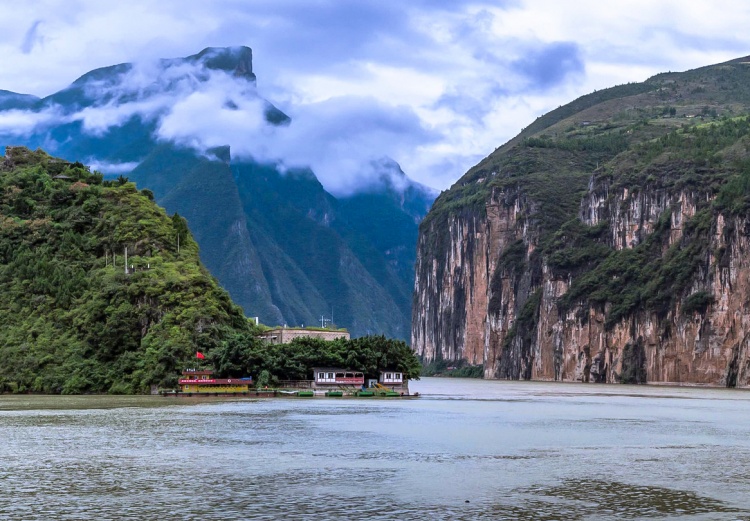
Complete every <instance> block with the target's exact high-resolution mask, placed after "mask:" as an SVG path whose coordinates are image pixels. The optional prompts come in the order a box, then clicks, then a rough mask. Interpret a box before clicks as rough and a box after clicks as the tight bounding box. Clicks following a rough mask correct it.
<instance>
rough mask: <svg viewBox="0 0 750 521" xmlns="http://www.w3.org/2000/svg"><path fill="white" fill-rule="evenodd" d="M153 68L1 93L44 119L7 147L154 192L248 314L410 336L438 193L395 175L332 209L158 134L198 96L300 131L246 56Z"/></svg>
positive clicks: (233, 52) (282, 182)
mask: <svg viewBox="0 0 750 521" xmlns="http://www.w3.org/2000/svg"><path fill="white" fill-rule="evenodd" d="M153 65H154V66H153V67H151V68H149V69H148V70H147V71H146V72H144V71H142V70H139V69H138V68H137V67H136V66H134V65H133V64H127V63H125V64H119V65H114V66H110V67H103V68H100V69H96V70H93V71H90V72H88V73H86V74H84V75H83V76H81V77H80V78H78V79H77V80H75V81H74V82H73V83H72V84H71V85H70V86H69V87H67V88H65V89H63V90H61V91H60V92H57V93H53V94H51V95H50V96H47V97H45V98H41V99H40V98H36V97H34V96H26V95H21V94H15V93H11V92H7V91H0V111H3V110H10V109H16V110H24V111H26V114H27V115H28V116H29V118H30V120H34V118H35V117H39V116H41V117H40V123H39V124H38V125H37V126H36V127H34V128H33V129H32V130H31V131H27V130H28V129H18V130H14V129H12V128H10V129H8V128H6V129H3V133H2V134H0V143H2V142H5V143H9V144H19V145H23V146H26V147H29V148H32V149H35V148H38V147H43V148H45V149H47V150H50V151H51V153H54V154H55V155H56V156H59V157H62V158H65V159H68V160H71V161H75V160H82V161H86V162H89V163H91V164H92V165H94V167H95V168H96V169H98V170H101V171H103V172H104V173H105V175H108V176H109V177H110V178H111V177H115V176H117V175H119V174H123V175H126V176H128V178H129V179H130V180H132V181H134V182H136V184H137V186H138V188H147V189H149V190H151V191H152V192H153V193H154V194H155V198H156V201H157V202H158V203H159V204H161V205H163V206H165V207H166V208H167V209H168V210H169V211H170V212H175V211H176V212H178V213H180V215H183V216H184V217H186V218H187V221H188V225H189V226H190V229H191V231H192V232H193V234H194V237H195V238H196V240H197V241H198V243H199V244H200V250H201V258H202V260H203V262H204V263H205V265H206V266H207V268H208V269H209V270H210V272H211V273H212V274H213V275H215V276H216V277H217V279H218V280H219V281H220V283H221V284H222V285H223V286H224V287H225V288H226V289H227V291H229V293H230V294H231V296H232V298H233V300H234V301H235V302H237V303H238V304H239V305H241V306H242V307H243V309H244V311H245V312H246V314H247V315H249V316H253V317H254V316H258V317H260V319H261V321H263V322H264V323H267V324H284V323H287V324H290V325H300V324H308V325H310V324H319V321H320V318H321V316H323V315H325V316H326V317H328V318H330V315H331V314H332V313H333V319H334V320H335V321H336V322H337V323H338V325H340V326H342V327H347V328H349V330H350V331H351V333H352V334H353V335H354V336H361V335H366V334H386V335H388V336H392V337H397V338H400V339H407V338H408V336H409V321H410V316H411V291H412V285H413V277H414V261H415V244H416V237H417V226H418V222H419V220H420V219H421V218H422V217H423V216H424V215H425V213H426V211H427V208H428V207H429V205H430V204H431V203H432V200H433V199H434V195H433V194H432V192H431V191H430V190H429V189H426V188H425V187H422V186H420V185H418V184H416V183H413V182H411V181H409V180H408V179H407V178H406V176H405V175H404V174H403V172H400V170H399V171H398V175H400V179H399V181H400V183H399V185H400V186H401V188H400V189H396V188H395V187H394V186H393V185H392V184H389V182H388V181H387V179H384V181H383V182H382V183H380V184H377V185H375V186H370V187H369V188H368V189H367V190H365V191H364V192H363V193H360V194H356V195H354V196H351V197H344V198H336V197H333V196H332V195H331V194H329V193H327V192H326V191H325V190H324V188H323V187H322V185H321V184H320V183H319V182H318V180H317V179H316V178H315V175H314V174H312V173H311V172H309V171H307V172H300V171H296V172H291V173H289V174H287V175H281V174H280V173H279V170H284V169H282V168H278V169H277V168H276V167H275V166H274V165H265V164H257V163H255V162H253V160H252V159H251V158H248V157H245V158H242V159H241V160H237V159H233V158H230V157H229V148H228V147H217V148H214V149H211V150H203V149H202V148H201V146H198V145H195V147H196V148H194V149H187V148H181V147H180V146H178V145H176V144H175V143H173V142H171V141H167V140H166V138H160V137H159V135H160V134H159V128H160V123H161V121H162V119H163V118H164V117H165V115H166V114H168V113H170V111H171V110H173V109H174V106H175V105H179V104H180V100H184V99H185V97H186V96H189V95H190V94H192V93H197V92H203V93H204V94H205V92H207V91H208V92H212V93H213V95H219V96H222V101H223V109H224V110H228V111H234V110H238V108H239V107H240V106H242V105H250V106H256V105H257V104H259V105H260V106H261V107H262V110H263V116H264V119H265V121H266V123H268V124H269V126H271V127H279V126H284V125H288V124H293V122H290V119H289V117H288V116H286V115H285V114H284V113H283V112H281V111H280V110H279V109H277V108H275V107H274V106H273V105H271V104H270V103H269V102H267V101H266V100H264V99H263V98H261V97H260V95H259V93H258V92H257V89H256V85H255V81H256V78H255V74H254V73H253V71H252V51H251V49H249V48H248V47H236V48H208V49H205V50H203V51H201V52H200V53H198V54H196V55H193V56H188V57H186V58H178V59H167V60H160V61H159V62H158V63H156V64H153ZM219 85H220V86H221V88H219ZM224 94H225V95H226V99H223V97H224ZM92 115H93V116H94V117H91V116H92ZM205 117H206V118H207V119H209V120H210V116H208V115H207V116H205ZM212 123H213V124H215V122H212ZM87 124H88V125H93V128H87ZM206 126H207V127H210V126H211V125H210V124H208V122H207V124H206ZM240 134H242V133H240ZM236 139H237V140H238V141H239V140H242V139H247V138H246V137H243V136H242V135H238V136H237V137H236ZM197 142H200V140H196V143H197ZM245 148H246V147H245ZM394 165H395V164H394ZM394 165H391V164H387V165H383V167H384V169H385V170H388V171H393V170H394ZM395 168H397V165H395ZM342 175H346V173H342Z"/></svg>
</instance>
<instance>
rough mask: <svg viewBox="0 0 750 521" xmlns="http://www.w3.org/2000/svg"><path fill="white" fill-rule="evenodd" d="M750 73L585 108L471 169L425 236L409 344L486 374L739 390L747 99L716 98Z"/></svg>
mask: <svg viewBox="0 0 750 521" xmlns="http://www.w3.org/2000/svg"><path fill="white" fill-rule="evenodd" d="M747 75H748V72H747V66H746V65H744V64H743V63H742V62H741V61H740V60H738V61H735V62H729V63H728V64H722V65H721V66H715V67H708V68H704V69H698V70H696V71H689V72H687V73H682V74H677V73H674V74H669V75H659V76H657V77H655V78H652V79H650V80H648V81H647V82H646V83H645V84H639V88H640V91H637V92H636V93H635V94H633V95H629V96H622V94H628V93H629V91H627V90H625V91H623V90H622V89H623V88H622V87H620V88H616V89H620V90H619V91H617V92H615V93H614V94H613V93H611V92H610V93H607V91H604V92H603V93H597V94H594V95H590V96H589V97H585V98H582V99H581V100H577V101H576V102H574V103H572V104H571V105H570V106H566V107H562V108H561V109H558V110H557V111H555V112H553V113H550V114H548V115H547V116H545V117H543V118H541V120H537V122H535V124H534V125H532V126H530V127H529V128H528V129H527V130H526V131H524V133H522V134H521V135H520V136H519V137H518V138H516V139H514V140H512V141H511V142H509V143H508V144H506V145H504V146H503V147H501V148H499V149H498V150H496V151H495V153H493V154H492V155H491V156H489V157H488V158H487V159H485V160H484V161H483V162H481V163H480V164H479V165H477V166H476V167H474V168H473V169H472V170H470V171H469V172H468V173H467V174H466V175H465V176H464V177H463V178H462V179H461V180H460V181H459V182H458V183H457V184H456V185H455V186H453V187H452V188H451V189H450V190H449V191H448V192H445V193H443V194H442V195H441V196H440V198H438V200H437V201H436V203H435V205H434V207H433V210H432V211H431V213H430V214H429V215H428V216H427V218H426V219H425V221H424V222H423V224H422V227H421V228H420V237H419V242H418V257H417V267H416V272H417V278H416V282H415V294H414V312H413V323H412V347H413V349H415V351H416V352H417V353H418V354H419V355H421V356H422V357H423V360H425V361H427V362H430V361H433V360H441V359H442V360H447V361H455V362H463V363H468V364H472V365H477V364H483V365H484V374H485V377H486V378H507V379H534V380H562V381H580V382H607V383H614V382H623V383H646V382H649V383H657V382H658V383H679V384H700V385H717V386H729V387H734V386H738V387H746V386H748V385H750V362H749V361H748V357H749V356H750V346H749V343H750V341H749V340H748V337H749V335H750V308H749V307H748V302H750V213H748V208H750V204H748V199H749V197H750V168H749V167H748V165H750V162H748V152H747V151H748V144H750V123H748V119H747V117H745V116H744V114H747V113H748V107H747V106H746V105H745V99H746V97H745V95H746V89H744V88H741V87H737V88H735V89H734V90H732V89H730V90H727V89H722V90H721V93H719V91H713V90H712V88H713V87H715V86H716V85H721V84H725V83H726V82H729V83H731V84H732V85H734V83H733V82H734V81H736V80H737V79H738V77H743V78H744V77H745V76H747ZM699 86H700V87H701V88H702V90H701V89H698V87H699ZM623 87H625V86H623ZM616 89H614V90H616ZM633 90H635V87H634V89H633ZM665 91H667V92H668V96H665V94H664V92H665ZM696 96H698V99H696V98H695V97H696ZM592 97H594V98H593V99H592ZM730 99H731V100H734V101H735V102H736V104H735V105H734V106H733V108H732V112H731V113H729V112H727V109H726V106H725V105H720V104H722V103H723V102H726V101H728V100H730ZM701 103H706V106H705V107H703V108H701V109H700V111H701V112H702V113H705V114H709V113H714V112H712V109H713V110H715V111H717V112H715V113H716V114H717V117H716V118H712V119H710V122H709V121H706V119H708V117H707V118H706V119H700V118H699V119H696V118H695V117H688V116H694V115H695V112H696V108H695V107H696V105H698V104H701ZM667 106H676V107H677V109H676V111H674V112H676V113H677V114H678V116H677V117H676V118H673V117H670V116H666V117H665V114H669V111H665V110H664V107H667ZM623 107H628V109H627V110H630V111H631V112H633V113H637V114H638V115H639V116H638V117H639V118H640V119H639V120H635V119H632V118H631V119H629V116H628V113H627V112H624V109H623ZM591 114H597V115H598V119H597V118H594V117H592V116H591ZM722 115H723V116H724V117H723V118H722V117H721V116H722ZM582 121H585V122H586V125H585V127H586V128H583V125H582V124H581V122H582ZM592 127H593V128H592Z"/></svg>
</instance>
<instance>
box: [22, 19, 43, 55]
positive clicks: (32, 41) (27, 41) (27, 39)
mask: <svg viewBox="0 0 750 521" xmlns="http://www.w3.org/2000/svg"><path fill="white" fill-rule="evenodd" d="M41 23H42V21H41V20H34V22H33V23H32V24H31V27H29V29H28V31H26V34H25V35H24V37H23V42H21V52H22V53H24V54H29V53H30V52H31V51H32V49H33V48H34V46H35V45H36V44H38V43H39V44H41V43H42V42H43V39H42V37H41V35H39V34H38V31H39V26H40V25H41Z"/></svg>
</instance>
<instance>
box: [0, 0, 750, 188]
mask: <svg viewBox="0 0 750 521" xmlns="http://www.w3.org/2000/svg"><path fill="white" fill-rule="evenodd" d="M39 13H44V15H43V18H40V15H39ZM748 21H750V4H748V3H746V2H743V1H739V0H725V1H718V2H716V1H709V0H699V1H693V2H681V1H680V2H678V1H676V0H665V1H662V2H652V1H648V0H630V1H627V2H622V1H619V2H618V1H615V2H607V3H603V2H600V1H598V0H581V1H580V2H575V3H572V2H559V1H557V0H528V1H507V2H504V1H501V0H492V1H483V0H475V1H471V2H468V1H467V2H462V1H460V0H459V1H455V2H440V3H435V2H423V1H414V2H403V3H393V2H380V1H378V0H361V1H358V2H348V1H346V0H338V1H337V0H321V1H320V2H315V3H311V2H308V1H306V0H256V1H254V2H244V1H239V0H217V1H215V2H210V3H207V2H190V3H186V2H183V1H180V0H163V1H162V2H158V3H153V2H150V1H147V0H130V1H129V2H128V3H127V4H121V3H111V2H96V1H94V0H72V1H71V2H60V1H56V0H40V1H38V2H35V3H34V5H33V6H31V5H26V4H23V3H11V4H9V5H8V6H4V10H3V17H1V18H0V52H2V54H3V58H4V61H3V67H2V68H1V69H0V88H2V89H8V90H12V91H16V92H22V93H30V94H35V95H40V96H44V95H48V94H51V93H52V92H55V91H57V90H60V89H62V88H64V87H65V86H66V85H67V84H69V83H70V82H71V80H73V79H74V78H75V77H77V76H79V75H81V74H83V73H85V72H87V71H88V70H91V69H93V68H96V67H101V66H107V65H112V64H115V63H120V62H130V61H137V62H141V61H142V62H144V63H147V62H148V61H149V60H153V59H155V58H158V57H170V56H186V55H189V54H193V53H195V52H197V51H199V50H200V49H201V48H203V47H207V46H229V45H248V46H250V47H252V48H253V50H254V62H255V71H256V73H257V74H258V77H259V81H258V86H259V87H258V88H259V91H260V93H261V94H262V95H263V96H265V97H267V98H269V99H270V100H271V101H273V102H275V103H277V104H278V105H279V106H280V108H282V110H284V111H286V112H289V113H290V114H291V115H292V116H293V117H294V124H293V125H292V126H290V127H289V128H286V129H270V130H269V129H268V128H267V127H266V126H265V125H263V124H262V121H260V120H259V118H260V114H261V111H262V106H261V105H260V104H259V102H257V101H256V102H250V101H245V102H243V104H241V106H240V105H238V108H237V109H236V110H231V109H228V108H227V107H226V106H225V105H224V104H223V102H224V100H223V99H222V96H221V93H220V92H219V91H218V90H215V89H219V88H229V89H232V88H234V87H233V86H232V84H231V82H229V83H223V84H222V83H221V82H220V80H219V79H217V80H216V81H214V80H212V81H211V82H210V85H206V86H204V87H201V89H203V90H199V91H197V92H195V93H194V94H190V95H188V94H186V93H188V92H190V89H188V88H187V87H188V86H191V85H192V86H195V85H194V84H185V85H184V86H177V87H175V90H173V91H171V92H170V96H172V99H171V100H161V99H158V100H154V99H149V101H148V103H146V102H145V101H143V100H142V104H141V105H139V104H138V103H137V102H133V103H128V104H127V105H126V106H122V105H120V104H115V103H112V104H110V105H109V106H104V107H99V108H97V109H96V110H93V109H92V110H88V111H86V110H84V111H83V112H81V113H80V114H77V115H76V116H75V117H76V118H78V119H80V120H82V121H83V124H84V127H85V128H86V129H87V130H88V131H90V132H92V133H97V132H102V131H103V130H104V129H106V128H107V127H108V126H109V125H113V124H114V125H117V124H120V123H121V122H123V121H125V120H126V119H127V118H128V117H130V115H133V114H156V113H158V114H163V116H164V118H163V120H162V122H161V126H160V132H161V135H163V136H164V137H171V138H173V139H176V140H179V141H181V142H188V141H190V139H196V136H198V137H197V140H198V141H201V142H204V141H205V142H206V143H216V144H218V143H219V142H220V141H222V140H224V139H228V138H229V137H232V139H233V140H234V141H237V142H239V143H241V144H240V145H234V146H233V148H234V149H235V150H238V151H240V150H241V151H242V152H243V153H252V154H254V155H258V156H267V157H271V156H274V155H282V156H283V157H285V159H286V161H288V162H299V161H303V160H305V157H307V158H308V159H307V160H309V161H310V162H311V163H310V164H311V165H312V166H313V167H314V168H315V169H316V172H317V170H320V172H318V174H319V175H320V176H321V179H325V182H326V183H328V185H329V186H339V187H344V186H346V185H347V184H348V183H349V181H347V179H349V178H351V176H352V175H353V174H352V172H356V171H362V170H366V169H367V166H366V165H367V164H368V163H367V162H366V159H368V158H372V157H380V156H383V155H388V156H391V157H393V158H394V159H395V160H397V161H398V162H399V163H400V164H401V165H402V166H403V167H404V170H405V171H406V172H407V174H408V175H410V176H411V177H413V178H415V179H417V180H418V181H420V182H423V183H425V184H428V185H430V186H433V187H437V188H445V187H446V186H447V185H448V184H450V183H451V182H452V181H454V180H456V179H457V178H458V177H459V176H460V175H461V174H462V173H463V172H464V171H466V169H468V168H469V167H470V166H471V165H472V164H474V163H475V162H476V161H477V160H478V159H479V158H481V157H483V156H484V155H486V154H488V153H489V152H491V151H492V150H494V149H495V147H497V146H498V145H500V144H502V143H503V142H505V141H506V140H508V139H509V138H511V137H512V136H513V135H514V134H515V133H517V132H518V131H519V130H520V129H521V128H523V127H524V126H526V125H528V124H529V123H530V122H532V121H533V120H534V119H535V118H536V117H537V116H538V115H540V114H541V113H542V112H545V111H548V110H550V109H552V108H555V107H557V106H558V105H561V104H564V103H566V102H568V101H570V100H572V99H574V98H575V97H577V96H579V95H582V94H585V93H587V92H590V91H592V90H594V89H601V88H604V87H608V86H611V85H613V84H619V83H624V82H627V81H642V80H644V79H646V78H647V77H648V76H650V75H652V74H655V73H657V72H660V71H663V70H684V69H688V68H693V67H698V66H701V65H705V64H709V63H716V62H720V61H724V60H728V59H731V58H734V57H737V56H738V55H741V54H744V53H746V52H747V51H746V49H748V48H750V34H748V33H747V32H746V31H745V30H744V27H745V26H746V25H747V22H748ZM555 46H557V47H555ZM554 51H556V52H567V55H566V56H567V57H568V58H569V59H571V60H572V61H571V62H570V63H571V64H572V68H571V69H570V70H569V71H568V72H566V70H561V71H558V72H559V74H558V75H557V76H555V75H552V76H550V77H547V76H544V74H545V72H546V71H548V70H549V68H550V66H551V65H550V64H553V63H554V60H555V56H556V55H555V53H554ZM534 56H536V58H537V61H536V62H534V63H530V64H526V66H524V60H527V61H528V60H529V59H530V58H531V57H534ZM545 60H547V61H545ZM577 64H580V68H579V67H578V65H577ZM152 71H153V70H149V69H148V68H147V67H146V66H145V65H144V66H140V67H137V68H135V69H133V71H131V77H130V78H129V79H128V81H127V82H126V83H125V84H126V85H128V86H129V87H128V88H130V89H135V91H131V92H129V95H131V96H132V95H133V92H136V93H143V94H145V93H147V92H149V89H154V88H155V87H154V85H153V78H154V74H153V72H152ZM174 72H175V75H177V73H178V71H174ZM162 80H163V81H167V82H168V78H166V77H164V78H162V79H161V80H159V81H162ZM553 80H554V81H553ZM545 81H547V82H549V81H552V83H551V84H549V83H545ZM545 85H546V87H545ZM157 87H158V89H162V88H163V85H161V84H160V85H157ZM183 87H185V88H184V89H183ZM211 96H216V98H215V99H214V98H210V97H211ZM230 96H231V97H232V99H234V98H237V99H239V100H245V99H247V100H249V99H251V98H252V96H250V95H248V94H247V93H238V92H230ZM135 97H136V98H137V97H138V95H136V96H135ZM144 99H145V98H144ZM337 106H340V107H346V108H347V109H348V110H351V111H352V114H358V115H359V117H363V118H366V121H368V123H369V124H370V125H372V126H371V128H368V129H366V131H362V132H355V133H354V134H352V133H351V130H350V128H349V127H347V126H341V127H336V126H335V125H333V124H332V123H331V122H332V121H346V124H347V125H351V124H353V122H352V121H351V120H350V119H349V118H345V117H344V116H343V115H342V114H341V113H340V112H338V110H334V109H333V107H337ZM160 110H162V111H164V112H159V111H160ZM374 111H380V112H382V116H383V117H382V118H378V117H375V116H374V115H373V114H374ZM399 113H402V114H406V115H408V118H411V119H410V123H409V124H408V125H403V126H401V127H399V126H398V125H396V126H393V120H394V118H397V115H398V114H399ZM196 114H211V115H212V119H211V121H208V120H206V121H205V125H203V128H201V127H202V126H201V125H200V124H199V123H200V122H201V121H199V120H196V119H194V115H196ZM191 115H193V116H191ZM61 117H62V115H61V114H59V113H56V112H54V110H53V111H47V112H45V113H42V114H40V115H37V116H30V115H28V114H24V113H20V112H13V111H11V113H3V114H0V131H2V130H3V129H8V128H16V129H19V130H20V131H22V132H26V133H28V132H32V131H34V129H35V128H38V126H39V125H44V124H47V123H49V122H50V121H53V120H55V118H61ZM329 118H330V119H329ZM191 131H194V132H191ZM272 138H273V139H272ZM274 140H280V143H281V144H278V143H275V142H274ZM295 140H299V141H296V142H295ZM324 140H327V141H324ZM295 143H296V144H295ZM310 143H314V144H315V147H313V146H309V144H310ZM326 143H328V144H326ZM316 151H320V153H317V152H316ZM357 165H359V166H357ZM347 169H348V170H347ZM358 169H359V170H358ZM339 178H341V180H340V181H337V180H338V179H339Z"/></svg>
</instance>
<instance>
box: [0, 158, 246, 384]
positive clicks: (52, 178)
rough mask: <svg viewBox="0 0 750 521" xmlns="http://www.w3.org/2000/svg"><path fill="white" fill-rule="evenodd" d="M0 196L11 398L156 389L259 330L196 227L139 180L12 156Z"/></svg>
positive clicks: (2, 305)
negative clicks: (207, 256) (196, 236)
mask: <svg viewBox="0 0 750 521" xmlns="http://www.w3.org/2000/svg"><path fill="white" fill-rule="evenodd" d="M56 176H64V177H67V179H66V178H59V177H57V178H56ZM0 190H2V193H3V198H2V202H0V222H2V225H0V321H1V322H2V324H3V327H2V333H3V334H2V336H0V390H10V391H14V392H19V391H35V392H51V393H57V392H63V393H80V392H124V393H132V392H144V391H146V390H147V389H148V388H149V386H151V385H170V384H173V383H174V381H173V379H174V378H175V377H176V375H177V374H179V372H180V371H181V370H182V369H183V368H184V367H185V366H186V365H188V364H191V363H193V362H194V360H195V352H196V350H198V351H207V352H208V351H211V350H212V349H213V348H214V347H216V346H217V345H219V344H220V343H221V342H222V341H223V340H224V339H226V338H229V337H231V336H235V335H236V334H244V333H247V332H248V331H249V326H248V324H247V320H246V319H245V317H244V315H243V313H242V310H241V309H240V308H239V307H237V306H235V305H234V304H233V303H232V302H231V300H230V299H229V295H228V294H227V293H226V291H224V290H223V289H222V288H221V287H220V286H219V285H218V284H217V282H216V281H215V280H214V279H213V278H212V277H211V276H210V275H209V274H208V272H207V271H206V270H205V269H204V268H203V267H202V266H201V264H200V262H199V260H198V247H197V244H196V243H195V242H194V241H193V239H192V237H191V235H190V233H189V232H188V230H187V225H186V223H185V221H184V220H183V219H182V218H180V217H179V216H174V217H172V218H170V217H168V216H167V214H166V213H165V212H164V210H163V209H161V208H159V207H158V206H156V205H155V204H154V203H153V202H152V201H151V198H150V197H151V196H150V194H149V193H145V192H139V191H138V190H137V189H136V188H135V186H134V185H133V184H132V183H118V182H107V181H102V177H101V175H100V174H92V173H90V171H89V170H88V169H86V168H84V167H83V166H82V165H81V164H80V163H75V164H69V163H66V162H64V161H61V160H58V159H54V158H51V157H50V156H48V155H46V154H45V153H44V152H41V151H37V152H29V151H28V150H27V149H24V148H10V147H9V148H8V149H6V156H5V157H4V158H3V162H2V165H1V166H0ZM178 236H179V250H178ZM126 248H127V251H128V264H129V265H132V270H130V272H129V273H127V274H126V272H125V267H124V253H125V249H126Z"/></svg>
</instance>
